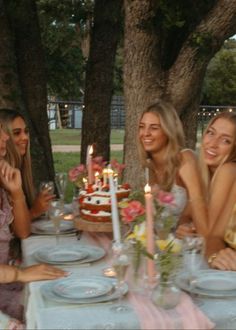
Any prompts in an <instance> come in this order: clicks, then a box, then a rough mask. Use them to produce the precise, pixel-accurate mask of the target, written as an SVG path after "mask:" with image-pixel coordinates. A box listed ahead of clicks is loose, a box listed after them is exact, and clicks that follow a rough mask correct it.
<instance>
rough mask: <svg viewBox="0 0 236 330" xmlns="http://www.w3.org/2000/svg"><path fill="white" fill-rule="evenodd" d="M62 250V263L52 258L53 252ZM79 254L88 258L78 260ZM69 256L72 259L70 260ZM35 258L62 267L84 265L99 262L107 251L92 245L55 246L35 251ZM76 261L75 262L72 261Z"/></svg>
mask: <svg viewBox="0 0 236 330" xmlns="http://www.w3.org/2000/svg"><path fill="white" fill-rule="evenodd" d="M59 249H60V251H61V250H62V252H63V254H64V256H66V258H64V260H62V258H60V261H59V260H58V258H57V260H55V259H54V258H53V257H51V256H50V254H51V251H53V250H56V251H57V250H59ZM78 253H80V254H81V253H85V254H86V256H85V257H84V258H80V259H77V256H78ZM68 255H70V256H71V257H69V258H68ZM33 256H34V258H35V259H36V260H37V261H39V262H46V263H50V264H60V265H63V264H64V265H68V264H70V263H71V264H73V263H76V264H83V263H90V262H94V261H97V260H100V259H101V258H103V257H104V256H105V250H104V249H103V248H101V247H97V246H90V245H79V244H78V245H75V244H73V245H61V246H60V245H59V246H58V247H55V245H53V246H46V247H43V248H40V249H39V250H37V251H35V252H34V254H33ZM72 259H74V260H72Z"/></svg>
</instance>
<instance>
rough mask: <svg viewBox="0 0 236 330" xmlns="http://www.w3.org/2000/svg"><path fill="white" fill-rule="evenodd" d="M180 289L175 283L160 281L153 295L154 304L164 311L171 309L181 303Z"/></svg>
mask: <svg viewBox="0 0 236 330" xmlns="http://www.w3.org/2000/svg"><path fill="white" fill-rule="evenodd" d="M180 295H181V291H180V289H179V288H178V287H177V286H176V285H175V283H174V281H173V280H171V279H169V280H168V281H160V282H159V284H158V285H157V286H156V287H155V289H154V290H153V293H152V301H153V303H154V304H155V305H156V306H158V307H162V308H164V309H171V308H174V307H175V306H177V305H178V303H179V302H180Z"/></svg>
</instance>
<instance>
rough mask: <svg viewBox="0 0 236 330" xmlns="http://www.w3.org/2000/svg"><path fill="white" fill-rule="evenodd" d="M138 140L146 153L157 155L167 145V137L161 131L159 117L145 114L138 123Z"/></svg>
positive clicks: (148, 113)
mask: <svg viewBox="0 0 236 330" xmlns="http://www.w3.org/2000/svg"><path fill="white" fill-rule="evenodd" d="M139 139H140V142H141V143H142V145H143V148H144V150H145V151H146V152H149V153H158V152H160V151H163V150H164V149H165V147H166V145H167V142H168V137H167V135H166V134H165V132H164V131H163V129H162V127H161V123H160V119H159V116H158V115H157V114H155V113H153V112H146V113H145V114H144V115H143V117H142V119H141V120H140V123H139Z"/></svg>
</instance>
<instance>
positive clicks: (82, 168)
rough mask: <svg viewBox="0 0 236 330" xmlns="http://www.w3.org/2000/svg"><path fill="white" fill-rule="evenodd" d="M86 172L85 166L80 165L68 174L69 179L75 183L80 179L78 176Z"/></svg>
mask: <svg viewBox="0 0 236 330" xmlns="http://www.w3.org/2000/svg"><path fill="white" fill-rule="evenodd" d="M84 172H85V166H84V165H83V164H80V165H78V166H76V167H74V168H72V169H71V170H69V172H68V177H69V180H70V181H71V182H75V181H76V180H77V178H78V176H79V175H80V174H82V173H84Z"/></svg>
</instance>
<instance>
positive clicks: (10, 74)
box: [0, 0, 20, 108]
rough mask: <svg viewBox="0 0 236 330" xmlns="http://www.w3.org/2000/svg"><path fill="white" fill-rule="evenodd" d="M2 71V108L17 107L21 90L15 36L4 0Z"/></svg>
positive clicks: (0, 14)
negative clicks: (13, 36)
mask: <svg viewBox="0 0 236 330" xmlns="http://www.w3.org/2000/svg"><path fill="white" fill-rule="evenodd" d="M0 72H1V75H0V108H15V107H16V104H17V103H18V102H19V97H20V92H19V85H18V84H17V82H18V78H17V74H16V62H15V55H14V46H13V38H12V34H11V30H10V28H9V22H8V19H7V15H6V9H5V5H4V3H3V0H0Z"/></svg>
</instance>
